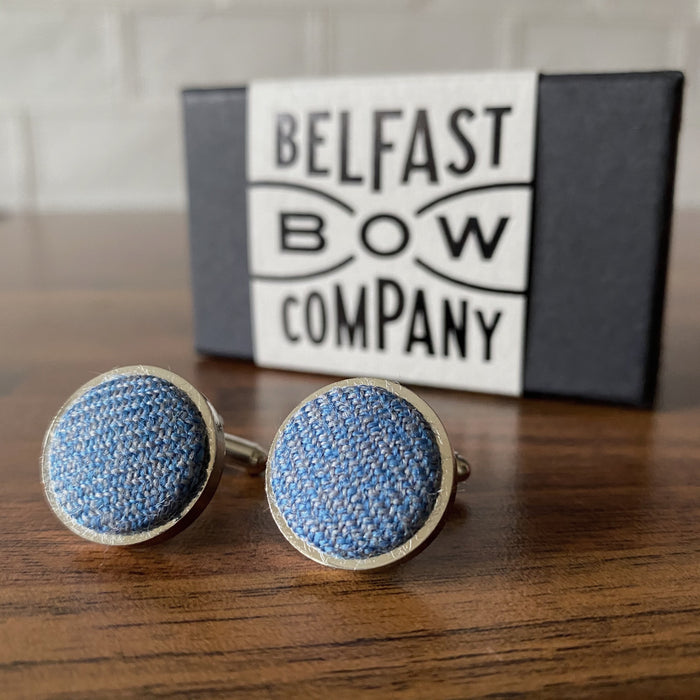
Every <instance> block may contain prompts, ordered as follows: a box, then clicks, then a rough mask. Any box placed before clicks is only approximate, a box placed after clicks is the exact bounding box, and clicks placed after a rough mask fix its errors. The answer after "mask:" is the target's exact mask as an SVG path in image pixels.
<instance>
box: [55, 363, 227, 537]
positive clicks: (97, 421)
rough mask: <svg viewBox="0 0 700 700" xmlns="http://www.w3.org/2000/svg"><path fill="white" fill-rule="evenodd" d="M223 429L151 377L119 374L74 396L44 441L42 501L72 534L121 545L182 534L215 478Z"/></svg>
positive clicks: (191, 393) (197, 398) (162, 377)
mask: <svg viewBox="0 0 700 700" xmlns="http://www.w3.org/2000/svg"><path fill="white" fill-rule="evenodd" d="M222 445H223V427H222V425H221V422H220V419H219V417H218V415H217V414H216V412H215V411H214V410H213V409H212V407H211V406H210V405H209V402H208V401H207V400H206V399H205V398H204V396H202V395H201V394H200V393H199V392H198V391H197V390H196V389H195V388H194V387H192V385H190V384H189V383H188V382H186V381H185V380H184V379H182V378H181V377H179V376H177V375H176V374H173V373H172V372H169V371H167V370H163V369H160V368H157V367H147V366H135V367H122V368H119V369H116V370H112V371H110V372H106V373H105V374H103V375H101V376H99V377H97V378H96V379H94V380H92V381H90V382H88V383H87V384H85V385H84V386H83V387H81V388H80V389H79V390H78V391H77V392H76V393H75V394H73V395H72V396H71V397H70V398H69V399H68V401H67V402H66V403H65V404H64V405H63V407H62V408H61V410H60V411H59V413H58V415H56V417H55V418H54V419H53V421H52V423H51V425H50V426H49V429H48V431H47V433H46V437H45V439H44V449H43V453H42V457H41V466H42V479H43V482H44V489H45V492H46V496H47V499H48V501H49V504H50V506H51V508H52V509H53V511H54V512H55V513H56V515H57V516H58V518H59V519H60V520H61V521H62V522H63V523H64V525H66V526H67V527H68V528H69V529H70V530H72V531H73V532H75V533H77V534H78V535H80V536H81V537H84V538H86V539H88V540H92V541H94V542H100V543H103V544H109V545H129V544H137V543H139V542H145V541H147V540H153V539H156V538H161V537H164V536H166V535H170V534H174V533H175V532H177V531H179V530H181V529H183V528H184V527H185V526H186V525H188V524H189V523H190V522H192V520H194V518H195V517H196V516H197V515H198V514H199V513H200V512H201V510H202V509H203V508H204V506H205V505H206V504H207V503H208V501H209V499H210V498H211V496H212V495H213V493H214V491H215V489H216V486H217V484H218V481H219V478H220V476H221V469H222V460H221V459H220V457H219V455H221V454H222V453H223V449H222Z"/></svg>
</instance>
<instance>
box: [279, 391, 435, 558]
mask: <svg viewBox="0 0 700 700" xmlns="http://www.w3.org/2000/svg"><path fill="white" fill-rule="evenodd" d="M268 469H270V470H271V472H270V487H271V490H272V495H273V497H274V501H275V503H276V504H277V506H278V508H279V510H280V512H281V513H282V515H283V516H284V519H285V521H286V522H287V525H288V526H289V527H290V528H291V530H292V531H293V532H294V533H295V534H296V535H297V536H299V537H300V538H302V539H303V540H305V541H306V542H308V543H309V544H311V545H313V546H314V547H316V548H317V549H319V550H321V551H322V552H324V553H326V554H329V555H332V556H335V557H340V558H343V559H365V558H368V557H373V556H378V555H380V554H385V553H386V552H390V551H391V550H393V549H395V548H396V547H398V546H399V545H401V544H403V543H404V542H406V541H407V540H409V539H410V538H411V537H412V536H413V535H414V534H415V533H416V532H417V531H418V530H419V529H420V527H421V526H422V525H423V523H425V521H426V519H427V518H428V516H429V515H430V513H431V511H432V510H433V507H434V505H435V500H436V498H437V495H438V492H439V490H440V483H441V475H442V472H441V460H440V451H439V448H438V445H437V443H436V440H435V435H434V433H433V431H432V429H431V427H430V425H429V424H428V422H427V421H426V420H425V418H424V417H423V415H422V414H421V413H420V412H419V411H418V410H417V409H416V408H415V407H414V406H413V405H411V404H410V403H408V402H407V401H405V400H404V399H402V398H400V397H398V396H396V395H395V394H393V393H391V392H389V391H387V390H386V389H382V388H380V387H376V386H370V385H360V386H348V387H337V388H335V389H331V390H330V391H329V392H327V393H325V394H323V395H321V396H319V397H317V398H315V399H313V400H311V401H309V402H307V403H306V404H304V405H303V406H302V407H301V408H300V409H299V411H298V412H297V413H296V414H295V415H294V416H293V417H292V418H291V419H290V420H289V422H288V424H287V425H286V427H285V429H284V431H283V433H282V435H281V436H280V438H279V440H278V441H277V443H276V444H275V445H274V447H273V450H272V452H271V456H270V459H269V461H268Z"/></svg>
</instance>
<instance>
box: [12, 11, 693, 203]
mask: <svg viewBox="0 0 700 700" xmlns="http://www.w3.org/2000/svg"><path fill="white" fill-rule="evenodd" d="M519 67H536V68H543V69H546V70H550V71H558V70H561V71H565V70H566V71H568V70H581V71H585V70H595V71H600V70H625V69H654V68H680V69H683V70H685V71H686V75H687V78H688V88H687V92H686V110H685V116H684V126H683V134H682V141H681V155H680V161H681V164H680V169H679V183H678V194H677V202H678V204H679V205H681V206H700V0H4V2H2V3H1V4H0V207H1V208H6V209H21V208H39V209H68V208H90V209H100V208H106V209H114V208H132V207H139V208H150V207H153V208H162V207H167V208H183V207H184V206H185V188H184V167H183V158H182V143H181V125H180V105H179V97H178V92H179V89H180V88H181V87H182V86H195V85H216V84H236V83H240V82H244V81H246V80H249V79H251V78H257V77H278V76H279V77H281V76H296V75H333V74H346V73H377V72H382V71H390V72H400V71H435V70H460V69H465V70H470V69H484V68H519Z"/></svg>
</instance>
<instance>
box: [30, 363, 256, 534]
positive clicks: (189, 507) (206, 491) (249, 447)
mask: <svg viewBox="0 0 700 700" xmlns="http://www.w3.org/2000/svg"><path fill="white" fill-rule="evenodd" d="M124 376H150V377H158V378H160V379H163V380H165V381H167V382H170V383H171V384H172V385H174V386H175V387H176V388H178V389H179V390H180V391H182V392H183V393H184V394H185V395H186V396H187V397H188V398H189V399H190V400H191V401H192V403H193V404H194V406H195V408H196V409H197V410H198V411H199V413H200V415H201V417H202V420H203V422H204V425H205V428H206V432H207V438H208V445H209V455H208V457H207V464H206V474H205V478H204V485H203V486H202V487H201V488H200V489H199V491H198V492H197V493H196V494H194V495H193V496H192V497H191V498H190V500H189V501H188V502H187V503H186V504H185V505H184V507H183V508H181V509H180V511H179V512H178V513H177V514H176V515H174V516H173V517H172V518H170V519H169V520H168V521H167V522H165V523H163V524H161V525H158V526H156V527H154V528H150V529H148V530H143V531H141V532H135V533H127V534H115V533H102V532H97V531H95V530H91V529H90V528H88V527H85V526H84V525H82V524H81V523H79V522H77V521H76V520H74V519H73V518H72V517H70V516H69V515H68V514H67V513H66V511H65V510H64V509H63V508H62V507H61V505H60V504H59V502H58V500H57V498H56V496H55V493H54V491H53V487H52V479H51V472H50V468H51V466H50V459H49V454H50V448H51V440H52V438H53V435H54V431H55V428H56V426H57V425H58V423H59V422H60V420H61V419H62V418H63V416H64V415H65V413H66V412H67V411H68V410H69V409H70V408H71V406H72V405H73V404H74V403H75V402H76V401H77V400H78V399H80V397H81V396H83V395H84V394H85V393H87V392H88V391H90V390H91V389H93V388H94V387H96V386H99V385H100V384H103V383H105V382H108V381H110V380H112V379H117V378H119V377H124ZM265 459H266V453H265V452H264V450H263V449H262V448H261V447H259V446H258V445H256V444H255V443H252V442H249V441H248V440H243V439H242V438H238V437H236V436H233V435H227V434H225V433H224V426H223V421H222V419H221V417H220V416H219V414H218V413H217V412H216V410H215V409H214V407H213V406H212V405H211V403H210V402H209V400H208V399H207V398H206V397H205V396H204V394H202V393H201V392H200V391H199V390H197V389H195V387H194V386H192V384H190V383H189V382H188V381H187V380H185V379H183V378H182V377H181V376H180V375H178V374H175V373H174V372H171V371H170V370H167V369H163V368H161V367H154V366H152V365H128V366H125V367H117V368H115V369H111V370H109V371H108V372H103V373H102V374H100V375H98V376H97V377H95V378H94V379H91V380H90V381H88V382H86V383H85V384H83V385H82V386H81V387H80V388H78V389H77V390H76V391H75V392H73V393H72V394H71V395H70V396H69V397H68V399H67V400H66V401H65V402H64V403H63V405H62V406H61V408H60V409H59V410H58V412H57V413H56V415H55V416H54V418H53V419H52V421H51V423H50V424H49V427H48V429H47V431H46V434H45V435H44V440H43V444H42V451H41V458H40V464H41V478H42V483H43V486H44V494H45V495H46V499H47V500H48V503H49V506H50V507H51V510H52V511H53V512H54V514H55V515H56V517H57V518H58V519H59V520H60V521H61V523H63V525H65V527H67V528H68V529H69V530H71V531H72V532H74V533H75V534H76V535H79V536H80V537H82V538H83V539H86V540H89V541H91V542H96V543H98V544H105V545H111V546H115V545H116V546H129V545H136V544H141V543H145V542H148V543H155V542H159V541H161V540H163V539H167V538H169V537H171V536H173V535H175V534H177V533H178V532H181V531H182V530H184V529H185V528H186V527H188V526H189V525H191V524H192V522H194V520H195V519H196V518H197V516H199V515H200V514H201V513H202V511H203V510H204V509H205V508H206V506H207V505H208V504H209V501H210V500H211V498H212V496H213V495H214V493H215V492H216V489H217V487H218V485H219V481H220V480H221V474H222V472H223V467H224V464H225V463H226V462H229V463H232V464H234V465H236V466H243V467H244V468H246V469H247V470H248V471H249V472H251V473H255V472H257V471H261V469H264V465H265Z"/></svg>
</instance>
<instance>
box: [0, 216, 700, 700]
mask: <svg viewBox="0 0 700 700" xmlns="http://www.w3.org/2000/svg"><path fill="white" fill-rule="evenodd" d="M698 228H700V215H698V214H695V215H693V214H684V215H682V216H679V217H677V221H676V236H675V241H674V245H673V251H672V264H671V276H670V289H669V292H670V294H669V304H668V307H667V315H666V330H665V355H664V362H663V371H662V378H661V397H660V401H659V404H658V407H657V410H656V411H654V412H643V411H637V410H629V409H623V408H616V407H611V406H601V405H583V404H578V403H573V402H564V401H545V400H531V399H525V400H513V399H506V398H495V397H489V396H480V395H473V394H467V393H460V392H450V391H438V390H420V393H421V395H422V396H423V397H424V398H426V399H427V400H428V401H429V402H430V403H431V404H432V405H433V407H434V408H435V409H436V410H437V412H438V414H439V415H440V416H441V417H442V419H443V421H444V422H445V424H446V427H447V429H448V431H449V433H450V434H451V436H452V439H453V442H454V443H455V445H456V446H458V447H459V448H460V450H461V451H463V452H464V454H466V455H468V456H469V458H470V460H471V462H472V464H473V465H474V471H473V475H472V478H471V479H470V481H469V482H467V484H465V485H463V486H462V487H460V492H459V495H458V498H457V501H456V504H455V506H454V508H453V509H452V511H451V513H450V516H449V519H448V521H447V524H446V526H445V528H444V530H443V531H442V533H441V535H440V536H439V537H438V539H437V540H436V541H435V542H434V543H433V544H432V545H431V546H430V547H429V548H428V549H427V550H426V551H425V552H423V553H422V554H421V555H420V556H418V557H416V558H414V559H412V560H411V561H409V562H407V563H405V564H404V565H402V566H399V567H397V568H394V569H393V570H388V571H385V572H380V573H374V574H371V573H370V574H353V573H348V572H342V571H337V570H332V569H326V568H324V567H321V566H319V565H317V564H315V563H313V562H311V561H310V560H307V559H306V558H304V557H302V556H301V555H299V554H298V553H297V552H296V551H295V550H294V549H292V548H291V547H290V546H289V545H288V544H287V542H286V541H285V540H284V539H283V538H282V536H281V535H280V534H279V532H278V531H277V529H276V527H275V525H274V524H273V521H272V518H271V517H270V515H269V513H268V508H267V505H266V501H265V497H264V488H263V481H262V480H261V479H260V478H252V477H248V476H247V475H245V474H225V475H224V478H223V479H222V482H221V486H220V487H219V490H218V492H217V493H216V495H215V496H214V499H213V500H212V502H211V504H210V505H209V507H208V508H207V510H206V511H205V512H204V514H203V515H202V516H201V517H200V518H199V520H198V521H197V522H196V523H195V524H194V525H193V526H192V527H190V528H189V529H188V530H186V531H185V532H183V533H182V534H180V535H178V536H177V537H175V538H173V539H171V540H169V541H167V542H165V543H162V544H158V545H153V546H151V547H140V548H132V549H119V548H108V547H104V546H99V545H94V544H90V543H88V542H85V541H83V540H81V539H79V538H77V537H76V536H74V535H73V534H71V533H70V532H68V531H67V530H65V529H63V527H62V526H61V525H60V524H59V522H58V520H57V519H56V518H55V517H54V516H53V514H52V513H51V512H50V510H49V508H48V506H47V505H46V503H45V502H44V497H43V493H42V487H41V484H40V478H39V467H38V458H39V452H40V446H41V440H42V436H43V433H44V430H45V429H46V426H47V424H48V422H49V420H50V419H51V417H52V415H53V414H54V412H55V411H56V410H57V409H58V407H59V406H60V404H61V403H62V402H63V400H64V399H65V398H66V397H67V396H68V395H69V394H70V393H71V392H72V391H73V390H74V389H75V388H77V387H78V386H79V385H80V384H82V383H83V382H85V381H86V380H88V379H90V378H91V377H93V376H94V375H96V374H98V373H100V372H102V371H104V370H106V369H110V368H112V367H115V366H118V365H126V364H137V363H145V364H156V365H161V366H166V367H169V368H171V369H172V370H174V371H175V372H177V373H179V374H182V375H183V376H184V377H185V378H187V379H188V380H190V381H191V382H193V383H194V384H195V385H196V386H198V387H199V388H200V389H201V390H202V391H204V393H206V394H207V395H208V396H209V398H210V399H211V400H212V402H213V404H214V405H215V406H216V407H217V408H218V410H219V411H220V412H221V413H222V415H223V417H224V419H225V421H226V426H227V429H228V430H229V431H231V432H236V433H240V434H243V435H246V436H248V437H250V438H251V439H253V440H257V441H259V442H261V443H263V444H267V443H269V441H270V440H271V438H272V436H273V434H274V431H275V429H276V427H277V425H278V424H279V422H280V421H281V419H282V418H283V417H284V416H285V415H286V414H287V413H288V411H289V410H290V409H291V408H292V407H293V406H294V405H295V404H296V403H297V402H298V401H299V400H300V399H302V398H303V397H304V396H306V395H307V394H308V393H310V392H311V391H313V390H315V389H316V388H318V387H320V386H321V385H323V384H325V383H327V382H328V381H330V379H329V378H327V377H321V376H313V375H305V374H292V373H284V372H278V371H269V370H260V369H256V368H254V367H252V366H251V365H250V364H248V363H245V362H235V361H227V360H215V359H205V358H201V357H198V356H197V355H196V354H195V353H194V352H193V350H192V334H191V326H192V324H191V306H190V298H189V293H188V272H187V253H186V250H187V244H186V234H185V220H184V217H183V216H179V215H173V214H171V215H165V214H160V215H156V214H132V215H127V214H121V215H96V214H93V215H83V216H76V215H55V216H47V217H40V218H10V219H5V220H4V221H2V222H0V329H1V333H2V335H1V340H0V444H1V445H2V459H1V460H0V470H1V471H0V477H1V478H2V518H0V613H1V614H0V696H2V697H10V698H14V697H27V698H36V697H60V698H71V699H72V698H90V699H92V698H97V697H110V698H111V697H123V696H125V697H139V698H143V697H153V696H161V695H168V696H171V697H172V696H174V697H185V696H187V697H196V698H205V697H223V698H227V697H232V696H239V697H245V698H255V697H265V698H267V697H271V698H286V697H290V696H296V697H309V696H312V697H328V698H330V697H339V696H361V697H381V698H386V697H389V696H391V697H394V696H396V697H418V698H438V697H451V698H464V697H506V696H507V697H520V696H533V697H545V698H546V697H550V698H565V697H609V696H613V697H658V698H669V697H692V696H695V697H700V311H699V307H700V298H699V293H700V276H699V274H698V271H700V240H699V239H698V237H697V230H698Z"/></svg>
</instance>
